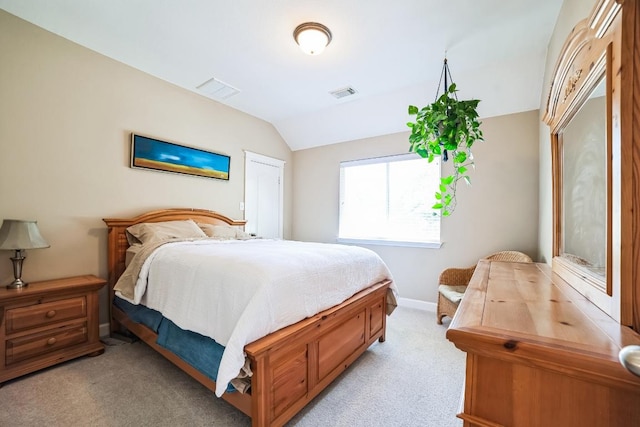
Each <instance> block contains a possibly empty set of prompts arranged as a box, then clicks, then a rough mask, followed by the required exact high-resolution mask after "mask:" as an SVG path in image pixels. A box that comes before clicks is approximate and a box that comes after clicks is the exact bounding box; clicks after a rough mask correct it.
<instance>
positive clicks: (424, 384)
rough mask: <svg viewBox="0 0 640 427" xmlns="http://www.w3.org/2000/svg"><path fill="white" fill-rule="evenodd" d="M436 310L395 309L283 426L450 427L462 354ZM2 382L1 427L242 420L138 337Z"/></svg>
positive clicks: (109, 426) (458, 389) (455, 422)
mask: <svg viewBox="0 0 640 427" xmlns="http://www.w3.org/2000/svg"><path fill="white" fill-rule="evenodd" d="M446 325H447V324H446V323H445V325H442V326H439V325H436V321H435V314H434V313H431V312H425V311H420V310H415V309H409V308H404V307H399V308H398V309H397V310H396V311H395V312H394V313H393V314H392V315H391V316H390V317H389V318H388V322H387V328H388V329H387V340H386V342H384V343H375V344H374V345H373V346H372V347H371V348H370V349H369V350H368V351H367V352H366V353H364V354H363V355H362V357H360V359H358V360H357V361H356V363H354V364H353V365H352V366H351V367H350V368H349V369H348V370H347V371H346V372H344V373H343V374H342V375H341V376H340V377H339V378H338V379H337V380H336V381H334V383H333V384H332V385H331V386H329V387H328V388H327V389H326V390H325V391H324V392H323V393H321V394H320V395H319V396H318V397H317V398H316V399H314V400H313V401H312V402H311V403H310V404H309V405H307V407H305V408H304V409H303V410H302V412H300V413H299V414H298V415H296V416H295V417H294V418H293V419H292V420H291V421H290V422H289V423H288V426H300V427H302V426H305V427H307V426H345V427H347V426H348V427H357V426H407V427H411V426H416V427H418V426H419V427H425V426H426V427H431V426H433V427H449V426H451V427H454V426H460V425H461V422H460V420H458V419H457V418H456V417H455V415H456V413H457V411H458V405H459V402H460V396H461V392H462V384H463V378H464V360H465V355H464V353H463V352H461V351H459V350H458V349H456V348H455V347H454V345H453V344H452V343H451V342H449V341H447V339H446V338H445V332H446ZM108 344H112V345H108V346H107V348H106V352H105V353H104V354H103V355H101V356H98V357H82V358H79V359H76V360H73V361H70V362H67V363H64V364H61V365H58V366H55V367H52V368H49V369H46V370H43V371H40V372H37V373H34V374H31V375H28V376H25V377H22V378H19V379H16V380H13V381H9V382H7V383H5V385H4V386H3V387H2V388H0V402H2V409H1V410H0V426H5V427H13V426H30V427H31V426H34V427H35V426H52V427H57V426H64V427H69V426H99V427H102V426H105V427H112V426H123V427H124V426H233V427H235V426H238V427H243V426H250V425H251V422H250V420H249V418H248V417H246V416H245V415H244V414H242V413H241V412H239V411H238V410H236V409H235V408H233V407H232V406H231V405H229V404H227V403H226V402H224V401H223V400H221V399H218V398H216V397H215V395H214V394H213V393H212V392H210V391H209V390H207V389H206V388H204V387H203V386H201V385H200V384H199V383H197V382H196V381H195V380H192V379H191V378H190V377H188V376H187V375H186V374H184V373H183V372H182V371H180V370H179V369H177V368H176V367H175V366H173V365H172V364H171V363H170V362H168V361H166V360H165V359H164V358H162V357H161V356H160V355H158V354H157V353H156V352H154V351H153V350H152V349H151V348H149V347H148V346H146V345H145V344H143V343H140V342H137V343H134V344H121V345H113V344H115V342H114V341H108Z"/></svg>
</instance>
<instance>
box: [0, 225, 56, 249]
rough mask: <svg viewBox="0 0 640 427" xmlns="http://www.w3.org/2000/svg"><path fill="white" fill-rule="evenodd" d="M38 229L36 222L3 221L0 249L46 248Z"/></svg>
mask: <svg viewBox="0 0 640 427" xmlns="http://www.w3.org/2000/svg"><path fill="white" fill-rule="evenodd" d="M48 247H49V244H48V243H47V242H46V240H44V238H43V237H42V235H41V234H40V230H39V229H38V225H37V223H36V221H25V220H20V219H5V220H4V221H2V227H0V249H8V250H20V249H40V248H48Z"/></svg>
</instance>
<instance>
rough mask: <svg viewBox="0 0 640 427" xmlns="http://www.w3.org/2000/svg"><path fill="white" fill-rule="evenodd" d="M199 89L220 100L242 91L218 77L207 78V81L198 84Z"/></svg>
mask: <svg viewBox="0 0 640 427" xmlns="http://www.w3.org/2000/svg"><path fill="white" fill-rule="evenodd" d="M197 89H198V90H199V91H200V92H202V93H203V94H205V95H207V96H209V97H210V98H213V99H219V100H222V99H227V98H229V97H232V96H233V95H236V94H238V93H240V89H236V88H235V87H233V86H231V85H229V84H226V83H224V82H221V81H220V80H218V79H216V78H211V79H209V80H207V81H206V82H204V83H202V84H201V85H200V86H198V88H197Z"/></svg>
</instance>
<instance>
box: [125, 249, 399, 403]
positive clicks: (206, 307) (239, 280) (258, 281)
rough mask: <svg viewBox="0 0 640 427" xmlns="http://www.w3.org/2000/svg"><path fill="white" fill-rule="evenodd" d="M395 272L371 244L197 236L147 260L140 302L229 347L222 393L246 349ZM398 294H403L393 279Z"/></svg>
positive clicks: (138, 294) (137, 289)
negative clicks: (274, 332) (399, 291)
mask: <svg viewBox="0 0 640 427" xmlns="http://www.w3.org/2000/svg"><path fill="white" fill-rule="evenodd" d="M385 278H389V279H391V273H390V272H389V270H388V268H387V266H386V265H385V264H384V262H383V261H382V260H381V259H380V257H379V256H378V255H377V254H376V253H374V252H373V251H370V250H368V249H364V248H360V247H356V246H346V245H334V244H324V243H308V242H296V241H283V240H262V239H256V240H227V241H212V240H199V241H191V242H173V243H167V244H164V245H162V246H160V247H159V248H158V249H156V250H155V251H153V252H152V253H151V254H150V255H149V257H148V258H147V259H146V260H145V261H144V264H143V265H142V269H141V270H140V275H139V276H138V279H137V282H136V285H135V297H134V299H133V300H129V301H130V302H132V303H134V304H140V303H141V304H144V305H146V306H147V307H149V308H152V309H155V310H158V311H159V312H161V313H162V314H163V315H164V316H165V317H167V318H168V319H170V320H172V321H173V322H174V323H175V324H177V325H178V326H179V327H181V328H182V329H188V330H191V331H194V332H198V333H200V334H202V335H205V336H208V337H210V338H213V339H214V340H216V341H217V342H218V343H220V344H221V345H223V346H225V351H224V354H223V356H222V360H221V363H220V368H219V370H218V375H217V381H216V395H217V396H221V395H222V394H223V393H224V391H225V389H226V388H227V384H228V383H229V381H231V380H232V379H233V378H235V377H236V376H237V375H238V373H239V372H240V369H241V368H242V366H243V365H244V361H245V354H244V346H245V345H246V344H248V343H250V342H253V341H255V340H257V339H258V338H261V337H263V336H265V335H268V334H269V333H271V332H273V331H276V330H278V329H280V328H283V327H285V326H288V325H291V324H293V323H295V322H298V321H300V320H302V319H304V318H306V317H310V316H312V315H314V314H316V313H318V312H320V311H322V310H325V309H327V308H329V307H332V306H334V305H337V304H339V303H341V302H343V301H344V300H346V299H347V298H349V297H350V296H352V295H353V294H355V293H357V292H358V291H360V290H362V289H364V288H366V287H368V286H369V285H372V284H374V283H376V282H378V281H380V280H383V279H385ZM391 289H392V292H393V294H394V295H396V293H397V291H396V288H395V285H394V284H393V283H392V285H391Z"/></svg>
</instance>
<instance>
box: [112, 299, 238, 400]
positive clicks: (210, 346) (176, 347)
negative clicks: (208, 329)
mask: <svg viewBox="0 0 640 427" xmlns="http://www.w3.org/2000/svg"><path fill="white" fill-rule="evenodd" d="M113 305H115V306H116V307H118V308H119V309H120V310H122V311H124V312H125V313H126V314H127V316H128V317H129V318H130V319H131V320H133V321H134V322H136V323H141V324H143V325H145V326H146V327H148V328H149V329H151V330H153V331H154V332H155V333H156V334H158V339H157V341H156V343H157V344H158V345H159V346H161V347H164V348H166V349H167V350H169V351H171V352H172V353H174V354H176V355H177V356H178V357H180V358H181V359H182V360H184V361H185V362H187V363H188V364H189V365H191V366H193V367H194V368H196V369H197V370H198V371H200V372H202V373H203V374H204V375H206V376H207V377H209V378H210V379H212V380H213V381H216V376H217V374H218V367H219V366H220V360H221V359H222V352H223V351H224V347H223V346H221V345H220V344H218V343H217V342H215V341H214V340H213V339H211V338H209V337H205V336H204V335H200V334H198V333H195V332H191V331H185V330H184V329H181V328H179V327H178V326H176V324H175V323H173V322H172V321H171V320H169V319H167V318H165V317H163V316H162V314H161V313H160V312H158V311H155V310H152V309H150V308H148V307H145V306H143V305H135V304H131V303H130V302H128V301H125V300H123V299H122V298H118V297H115V298H114V300H113ZM231 391H235V388H234V387H233V386H232V385H231V384H229V386H228V387H227V392H231Z"/></svg>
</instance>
